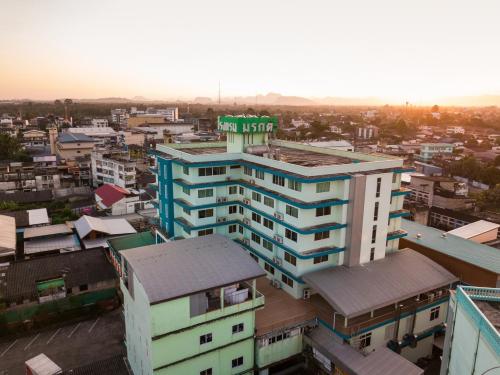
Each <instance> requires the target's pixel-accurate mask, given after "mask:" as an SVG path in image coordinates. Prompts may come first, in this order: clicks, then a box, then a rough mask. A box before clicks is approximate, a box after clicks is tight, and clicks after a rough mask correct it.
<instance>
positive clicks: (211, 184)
mask: <svg viewBox="0 0 500 375" xmlns="http://www.w3.org/2000/svg"><path fill="white" fill-rule="evenodd" d="M174 183H175V184H177V185H179V186H181V187H184V188H187V189H203V188H207V187H217V186H241V187H245V188H247V189H250V190H254V191H256V192H259V193H261V194H263V195H267V196H268V197H271V198H274V199H276V200H278V201H280V202H284V203H286V204H289V205H291V206H295V207H298V208H303V209H313V208H322V207H332V206H342V205H344V204H347V203H349V200H345V199H331V200H328V201H326V202H322V203H308V202H296V201H294V200H291V199H288V198H286V197H283V196H280V195H277V194H274V193H272V192H270V191H268V190H265V189H263V188H260V187H258V186H257V185H252V184H250V183H247V182H243V181H217V182H205V183H201V184H185V183H183V182H182V181H179V180H174Z"/></svg>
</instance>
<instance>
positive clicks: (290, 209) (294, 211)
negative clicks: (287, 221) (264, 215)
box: [286, 205, 299, 218]
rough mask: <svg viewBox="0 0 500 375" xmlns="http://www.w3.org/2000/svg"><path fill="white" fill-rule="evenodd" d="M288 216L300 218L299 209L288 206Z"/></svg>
mask: <svg viewBox="0 0 500 375" xmlns="http://www.w3.org/2000/svg"><path fill="white" fill-rule="evenodd" d="M286 214H287V215H289V216H293V217H297V218H298V217H299V209H298V208H296V207H292V206H289V205H286Z"/></svg>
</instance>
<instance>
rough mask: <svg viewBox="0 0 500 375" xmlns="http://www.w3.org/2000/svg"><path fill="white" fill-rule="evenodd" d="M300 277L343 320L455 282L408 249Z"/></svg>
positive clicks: (435, 264)
mask: <svg viewBox="0 0 500 375" xmlns="http://www.w3.org/2000/svg"><path fill="white" fill-rule="evenodd" d="M302 278H303V279H304V280H305V281H306V283H307V284H309V285H310V286H311V287H312V288H314V290H316V291H317V292H318V293H320V294H321V296H322V297H323V298H324V299H325V300H327V301H328V303H329V304H330V305H331V306H332V307H333V308H334V309H335V310H336V311H337V312H339V313H340V314H342V315H344V316H345V317H347V318H351V317H355V316H358V315H361V314H364V313H367V312H370V311H372V310H375V309H378V308H381V307H384V306H387V305H390V304H393V303H396V302H398V301H402V300H405V299H407V298H411V297H413V296H416V295H418V294H420V293H424V292H426V291H429V290H432V289H437V288H439V287H442V286H445V285H448V284H451V283H453V282H455V281H458V279H457V278H456V277H455V276H454V275H452V274H451V273H450V272H448V271H447V270H446V269H444V268H443V267H441V266H440V265H439V264H437V263H435V262H434V261H432V260H431V259H429V258H427V257H426V256H424V255H422V254H420V253H418V252H416V251H414V250H411V249H405V250H400V251H397V252H395V253H392V254H389V255H387V256H386V257H385V258H384V259H381V260H377V261H375V262H370V263H367V264H363V265H359V266H354V267H347V266H339V267H334V268H328V269H323V270H320V271H316V272H311V273H308V274H305V275H303V276H302Z"/></svg>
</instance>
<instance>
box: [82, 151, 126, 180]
mask: <svg viewBox="0 0 500 375" xmlns="http://www.w3.org/2000/svg"><path fill="white" fill-rule="evenodd" d="M91 160H92V179H93V186H94V187H98V186H101V185H103V184H105V183H108V184H114V185H117V186H119V187H121V188H134V187H135V183H136V171H135V167H136V162H135V161H134V160H132V159H130V155H129V154H128V152H126V151H122V150H107V149H105V150H96V151H93V152H92V156H91Z"/></svg>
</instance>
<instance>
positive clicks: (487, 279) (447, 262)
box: [399, 238, 498, 288]
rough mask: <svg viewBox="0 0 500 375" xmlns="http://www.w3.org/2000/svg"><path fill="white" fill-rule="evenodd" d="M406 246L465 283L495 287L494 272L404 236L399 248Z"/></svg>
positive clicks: (496, 276) (495, 275)
mask: <svg viewBox="0 0 500 375" xmlns="http://www.w3.org/2000/svg"><path fill="white" fill-rule="evenodd" d="M407 247H408V248H410V249H413V250H416V251H418V252H419V253H421V254H423V255H425V256H426V257H428V258H430V259H432V260H433V261H435V262H436V263H438V264H440V265H441V266H443V267H444V268H446V269H447V270H448V271H450V272H451V273H452V274H454V275H455V276H456V277H458V278H459V279H460V280H461V281H463V282H465V283H467V284H470V285H474V286H483V287H490V288H496V287H497V278H498V275H497V274H496V273H494V272H491V271H488V270H485V269H483V268H480V267H477V266H475V265H473V264H470V263H467V262H464V261H462V260H460V259H456V258H453V257H450V256H448V255H446V254H442V253H439V252H437V251H435V250H432V249H430V248H428V247H425V246H422V245H418V244H415V243H413V242H410V241H408V240H407V239H405V238H401V239H400V240H399V248H400V249H404V248H407Z"/></svg>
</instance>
